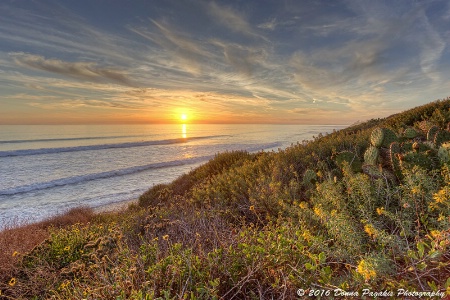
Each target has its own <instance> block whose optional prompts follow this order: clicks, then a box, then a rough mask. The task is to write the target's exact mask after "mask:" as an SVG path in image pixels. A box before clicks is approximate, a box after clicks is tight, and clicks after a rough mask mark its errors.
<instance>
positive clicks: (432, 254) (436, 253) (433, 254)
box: [428, 250, 441, 259]
mask: <svg viewBox="0 0 450 300" xmlns="http://www.w3.org/2000/svg"><path fill="white" fill-rule="evenodd" d="M428 255H429V256H430V258H431V259H433V258H436V257H438V256H440V255H441V252H440V251H438V250H430V252H428Z"/></svg>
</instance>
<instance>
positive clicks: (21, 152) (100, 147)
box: [0, 135, 226, 157]
mask: <svg viewBox="0 0 450 300" xmlns="http://www.w3.org/2000/svg"><path fill="white" fill-rule="evenodd" d="M223 136H226V135H214V136H201V137H191V138H177V139H167V140H156V141H141V142H127V143H119V144H102V145H89V146H75V147H60V148H40V149H24V150H10V151H0V157H8V156H27V155H39V154H54V153H61V152H76V151H89V150H104V149H114V148H133V147H144V146H156V145H170V144H180V143H187V142H190V141H194V140H202V139H211V138H216V137H223Z"/></svg>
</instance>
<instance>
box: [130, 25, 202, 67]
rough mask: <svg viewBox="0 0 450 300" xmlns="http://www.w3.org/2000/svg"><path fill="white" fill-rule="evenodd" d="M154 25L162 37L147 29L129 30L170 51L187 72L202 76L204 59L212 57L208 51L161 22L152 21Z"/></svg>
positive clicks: (131, 28)
mask: <svg viewBox="0 0 450 300" xmlns="http://www.w3.org/2000/svg"><path fill="white" fill-rule="evenodd" d="M152 23H153V24H154V25H155V26H156V28H158V30H159V32H160V33H162V35H161V34H158V33H155V32H152V31H150V30H148V29H145V28H133V27H129V29H130V30H131V31H133V32H134V33H137V34H138V35H140V36H142V37H144V38H146V39H148V40H150V41H152V42H153V43H156V44H157V45H159V46H160V47H162V48H163V49H165V50H166V51H168V52H169V53H170V54H171V55H172V57H173V58H175V59H176V60H177V62H178V63H179V66H180V67H181V68H182V69H184V70H185V71H187V72H189V73H191V74H195V75H198V74H200V73H201V71H202V63H203V62H204V59H205V58H207V57H209V56H210V54H209V53H208V51H206V50H204V49H203V47H202V45H201V44H200V43H199V42H197V41H194V40H193V39H191V38H189V37H188V36H187V35H183V34H181V33H179V32H177V31H176V30H174V29H171V28H169V26H167V25H164V24H163V23H161V22H157V21H155V20H152Z"/></svg>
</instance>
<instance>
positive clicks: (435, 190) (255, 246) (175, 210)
mask: <svg viewBox="0 0 450 300" xmlns="http://www.w3.org/2000/svg"><path fill="white" fill-rule="evenodd" d="M449 122H450V99H446V100H442V101H436V102H433V103H430V104H427V105H424V106H420V107H417V108H414V109H411V110H409V111H406V112H403V113H400V114H396V115H393V116H391V117H389V118H386V119H377V120H370V121H367V122H365V123H361V124H358V125H354V126H351V127H349V128H346V129H344V130H340V131H337V132H333V133H331V134H327V135H320V136H318V137H315V138H314V139H313V140H311V141H303V142H302V143H298V144H297V145H293V146H291V147H289V148H287V149H286V150H283V151H279V152H276V153H275V152H269V153H264V152H261V153H256V154H249V153H246V152H241V151H235V152H228V153H222V154H217V155H216V157H215V158H214V159H212V160H211V161H210V162H208V163H207V164H205V165H203V166H201V167H199V168H197V169H195V170H193V171H191V172H190V173H189V174H186V175H183V176H181V177H180V178H179V179H177V180H175V181H174V182H173V183H171V184H164V185H157V186H155V187H153V188H152V189H150V190H149V191H148V192H146V193H145V194H144V195H142V196H141V197H140V199H139V205H133V206H130V207H129V208H128V210H126V211H124V212H122V213H117V214H102V215H97V216H92V217H90V218H89V220H86V221H84V222H80V223H73V222H71V223H69V224H70V225H68V224H60V226H53V227H52V226H50V227H45V230H46V231H45V232H46V234H47V235H46V237H45V240H44V241H43V242H41V243H39V244H37V245H36V247H34V248H33V249H29V250H27V251H24V252H21V251H17V250H15V249H13V248H11V247H10V248H9V249H6V250H4V251H6V252H5V254H6V255H7V256H8V257H10V259H11V260H13V262H14V263H13V264H10V265H7V264H3V265H0V267H2V266H6V267H5V271H3V272H0V291H1V296H3V297H4V298H6V299H47V298H51V299H272V298H273V299H295V298H297V297H298V296H297V294H296V293H297V289H299V288H302V289H304V290H305V293H306V295H308V293H311V292H313V293H314V292H316V291H319V292H321V293H323V292H324V291H331V293H332V295H333V294H335V293H337V292H336V290H338V289H340V290H341V291H340V292H339V293H338V295H341V296H342V295H347V294H346V293H348V294H351V293H355V292H358V293H359V295H361V291H362V290H363V289H369V290H371V291H380V292H381V291H384V290H387V291H392V292H394V293H396V292H397V291H398V290H399V289H404V290H406V291H414V292H424V291H430V292H431V291H434V292H441V293H442V294H441V295H442V296H443V295H445V294H447V295H448V294H449V293H450V227H449V223H450V159H449V157H450V155H449V151H450V150H449V149H450V144H447V143H446V142H448V141H450V133H449V131H448V130H449V129H448V126H447V124H449ZM17 230H19V229H17ZM9 232H10V233H9V235H8V236H9V237H10V238H12V236H13V235H14V232H15V231H14V230H12V231H9ZM16 232H18V231H16ZM2 234H3V236H4V234H5V233H2ZM30 234H31V233H30ZM6 242H7V241H5V243H6ZM19 252H20V253H19ZM1 296H0V297H1ZM394 298H395V294H394Z"/></svg>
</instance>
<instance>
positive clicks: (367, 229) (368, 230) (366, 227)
mask: <svg viewBox="0 0 450 300" xmlns="http://www.w3.org/2000/svg"><path fill="white" fill-rule="evenodd" d="M364 231H365V232H366V233H367V234H368V235H369V236H370V237H375V236H376V235H377V230H376V229H375V227H373V225H372V224H367V225H364Z"/></svg>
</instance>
